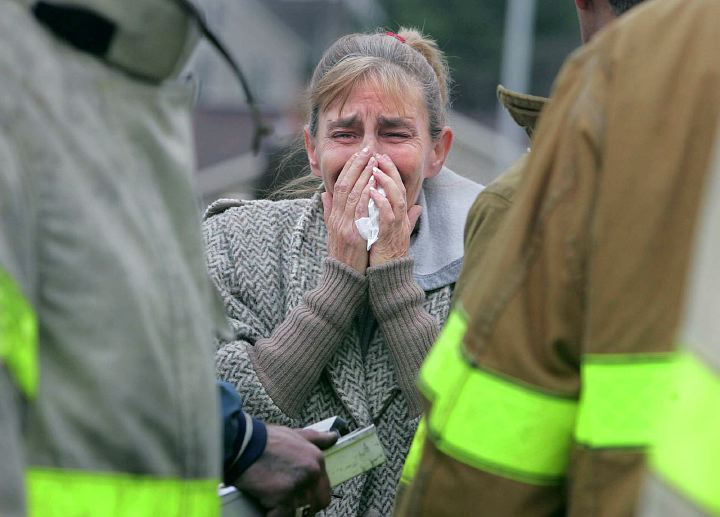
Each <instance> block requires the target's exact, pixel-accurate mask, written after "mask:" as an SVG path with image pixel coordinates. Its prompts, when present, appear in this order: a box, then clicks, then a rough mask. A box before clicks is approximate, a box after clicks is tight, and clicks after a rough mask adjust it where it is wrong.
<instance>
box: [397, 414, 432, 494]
mask: <svg viewBox="0 0 720 517" xmlns="http://www.w3.org/2000/svg"><path fill="white" fill-rule="evenodd" d="M426 435H427V424H426V423H425V417H423V418H421V419H420V423H419V424H418V428H417V431H415V436H414V437H413V441H412V443H411V444H410V451H409V452H408V455H407V458H406V459H405V465H403V470H402V474H401V476H400V482H401V483H403V484H406V485H409V484H410V483H412V480H413V479H415V474H416V473H417V469H418V467H419V466H420V460H422V451H423V447H424V445H425V437H426Z"/></svg>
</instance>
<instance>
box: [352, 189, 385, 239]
mask: <svg viewBox="0 0 720 517" xmlns="http://www.w3.org/2000/svg"><path fill="white" fill-rule="evenodd" d="M370 181H372V182H373V183H374V178H371V179H370ZM376 190H377V192H378V193H379V194H380V195H382V196H383V197H385V190H384V189H383V188H382V187H378V188H377V189H376ZM355 227H356V228H357V229H358V232H360V235H361V236H362V238H363V239H365V240H366V241H367V249H368V251H370V247H371V246H372V245H373V244H375V241H377V240H378V237H380V210H379V209H378V207H377V206H375V201H373V198H370V201H368V216H367V217H361V218H360V219H357V220H355Z"/></svg>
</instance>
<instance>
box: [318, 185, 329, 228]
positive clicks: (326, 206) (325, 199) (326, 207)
mask: <svg viewBox="0 0 720 517" xmlns="http://www.w3.org/2000/svg"><path fill="white" fill-rule="evenodd" d="M320 199H322V204H323V220H324V221H325V226H327V224H328V219H329V218H330V211H331V210H332V197H331V196H330V193H329V192H323V193H322V194H320Z"/></svg>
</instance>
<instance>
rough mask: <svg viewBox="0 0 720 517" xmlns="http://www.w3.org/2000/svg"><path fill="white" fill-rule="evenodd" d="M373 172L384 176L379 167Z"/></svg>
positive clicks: (374, 168)
mask: <svg viewBox="0 0 720 517" xmlns="http://www.w3.org/2000/svg"><path fill="white" fill-rule="evenodd" d="M373 172H374V173H375V174H382V171H381V170H380V169H378V168H377V167H373Z"/></svg>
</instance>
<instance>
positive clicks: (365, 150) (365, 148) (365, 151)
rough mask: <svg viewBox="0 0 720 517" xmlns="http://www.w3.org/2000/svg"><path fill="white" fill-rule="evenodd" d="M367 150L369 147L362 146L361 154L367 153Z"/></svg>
mask: <svg viewBox="0 0 720 517" xmlns="http://www.w3.org/2000/svg"><path fill="white" fill-rule="evenodd" d="M369 150H370V148H369V147H363V150H362V151H360V152H361V153H363V154H367V153H368V151H369Z"/></svg>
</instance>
